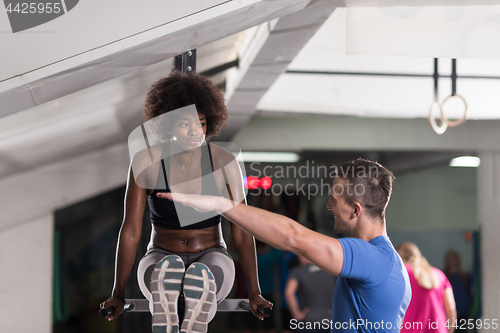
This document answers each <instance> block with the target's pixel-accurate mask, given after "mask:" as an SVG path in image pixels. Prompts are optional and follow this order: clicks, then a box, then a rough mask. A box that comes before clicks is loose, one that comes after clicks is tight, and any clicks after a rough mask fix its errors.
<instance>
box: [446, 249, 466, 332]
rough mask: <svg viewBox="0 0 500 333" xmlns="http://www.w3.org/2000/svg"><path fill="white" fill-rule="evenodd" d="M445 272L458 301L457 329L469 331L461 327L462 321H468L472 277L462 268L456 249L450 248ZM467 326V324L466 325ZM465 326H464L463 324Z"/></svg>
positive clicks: (447, 253)
mask: <svg viewBox="0 0 500 333" xmlns="http://www.w3.org/2000/svg"><path fill="white" fill-rule="evenodd" d="M444 274H446V277H447V278H448V280H449V281H450V283H451V286H452V288H453V296H454V297H455V301H456V303H457V319H458V328H457V331H461V332H467V329H466V328H460V327H461V326H462V325H460V324H461V323H467V319H469V311H470V304H471V279H470V276H469V275H468V274H466V273H465V271H464V269H463V268H462V262H461V259H460V254H458V252H457V251H456V250H449V251H448V252H446V255H445V257H444ZM465 326H466V325H465ZM462 327H463V326H462Z"/></svg>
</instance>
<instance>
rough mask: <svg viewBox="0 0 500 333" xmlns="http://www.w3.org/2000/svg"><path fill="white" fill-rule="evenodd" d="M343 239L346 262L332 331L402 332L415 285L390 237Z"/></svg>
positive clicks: (336, 292)
mask: <svg viewBox="0 0 500 333" xmlns="http://www.w3.org/2000/svg"><path fill="white" fill-rule="evenodd" d="M339 241H340V244H341V245H342V249H343V251H344V265H343V267H342V272H341V273H340V275H339V277H338V279H337V284H336V285H335V290H334V292H333V304H335V306H332V309H334V310H333V313H332V321H331V323H330V327H331V328H332V332H377V333H379V332H399V328H398V324H400V323H401V321H402V320H403V317H404V314H405V312H406V309H407V308H408V304H410V299H411V286H410V280H409V278H408V272H407V271H406V269H405V267H404V265H403V261H402V260H401V258H400V257H399V255H398V253H397V252H396V250H395V249H394V247H393V246H392V244H391V242H390V240H389V238H387V237H384V236H378V237H375V238H374V239H372V240H371V241H370V242H367V241H365V240H362V239H359V238H341V239H339Z"/></svg>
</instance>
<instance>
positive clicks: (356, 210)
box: [351, 202, 363, 218]
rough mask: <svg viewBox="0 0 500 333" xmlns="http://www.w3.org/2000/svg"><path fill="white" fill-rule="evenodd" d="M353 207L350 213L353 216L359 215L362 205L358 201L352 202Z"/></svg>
mask: <svg viewBox="0 0 500 333" xmlns="http://www.w3.org/2000/svg"><path fill="white" fill-rule="evenodd" d="M353 208H354V209H353V211H352V214H351V215H352V217H353V218H356V217H359V216H360V215H361V210H362V209H363V206H361V204H360V203H359V202H354V205H353Z"/></svg>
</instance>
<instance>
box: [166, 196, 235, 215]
mask: <svg viewBox="0 0 500 333" xmlns="http://www.w3.org/2000/svg"><path fill="white" fill-rule="evenodd" d="M157 195H158V197H159V198H163V199H168V200H170V201H176V202H180V203H181V204H183V205H185V206H189V207H193V208H194V209H196V210H197V211H199V212H202V213H205V212H210V211H216V212H217V213H219V214H220V213H223V212H225V211H226V210H227V209H231V208H232V206H231V202H230V201H229V200H227V199H224V198H222V197H214V196H210V195H199V194H183V193H170V192H169V193H164V192H163V193H162V192H159V193H158V194H157ZM228 204H229V207H228V208H226V207H227V205H228ZM224 208H226V209H224Z"/></svg>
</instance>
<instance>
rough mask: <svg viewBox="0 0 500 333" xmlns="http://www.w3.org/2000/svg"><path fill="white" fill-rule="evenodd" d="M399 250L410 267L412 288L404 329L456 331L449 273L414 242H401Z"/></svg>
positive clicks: (408, 332) (406, 332)
mask: <svg viewBox="0 0 500 333" xmlns="http://www.w3.org/2000/svg"><path fill="white" fill-rule="evenodd" d="M397 251H398V253H399V255H400V256H401V258H402V259H403V261H404V263H405V266H406V269H407V270H408V275H409V277H410V283H411V290H412V297H411V302H410V305H409V306H408V310H406V315H405V318H404V322H403V327H402V329H401V333H413V332H419V333H422V332H424V333H425V332H432V333H453V332H454V331H455V328H454V327H453V324H454V321H455V320H456V318H457V313H456V309H455V299H454V297H453V290H452V289H451V284H450V282H449V281H448V279H447V278H446V275H444V273H443V272H441V271H440V270H439V269H437V268H435V267H432V266H431V265H429V263H428V262H427V260H426V259H425V258H424V257H423V256H422V254H421V253H420V250H419V249H418V247H417V246H416V245H415V244H413V243H410V242H405V243H402V244H400V245H399V246H398V248H397ZM455 327H456V324H455Z"/></svg>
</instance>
